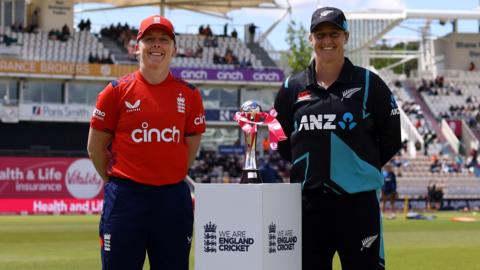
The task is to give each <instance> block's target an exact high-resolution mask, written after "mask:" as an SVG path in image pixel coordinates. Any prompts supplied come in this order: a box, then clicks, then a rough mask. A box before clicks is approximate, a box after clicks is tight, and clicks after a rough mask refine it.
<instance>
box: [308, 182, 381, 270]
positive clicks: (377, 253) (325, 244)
mask: <svg viewBox="0 0 480 270" xmlns="http://www.w3.org/2000/svg"><path fill="white" fill-rule="evenodd" d="M302 208H303V209H302V212H303V213H302V215H303V216H302V219H303V226H302V230H303V231H302V234H303V239H302V242H303V246H302V248H303V253H302V264H303V268H302V269H303V270H331V269H332V260H333V257H334V255H335V252H338V255H339V257H340V261H341V263H342V269H343V270H379V269H385V260H384V251H383V235H382V224H381V213H380V206H379V201H378V197H377V192H376V191H368V192H361V193H356V194H349V195H337V194H320V193H309V194H305V192H304V195H303V205H302Z"/></svg>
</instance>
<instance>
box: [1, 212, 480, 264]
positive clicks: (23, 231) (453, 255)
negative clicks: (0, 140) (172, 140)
mask: <svg viewBox="0 0 480 270" xmlns="http://www.w3.org/2000/svg"><path fill="white" fill-rule="evenodd" d="M435 215H436V216H437V218H436V219H434V220H404V219H403V218H397V219H394V220H384V231H385V245H386V256H387V269H389V270H403V269H405V270H406V269H408V270H413V269H418V270H433V269H435V270H438V269H441V270H448V269H452V270H458V269H462V270H475V269H480V263H479V262H478V258H479V255H480V222H475V223H459V222H452V221H450V218H451V217H455V216H468V217H476V218H477V219H480V215H477V216H473V214H472V213H456V212H449V213H442V212H438V213H435ZM98 219H99V217H98V216H0V270H24V269H32V270H33V269H35V270H57V269H58V270H60V269H61V270H77V269H79V270H80V269H81V270H94V269H100V259H99V240H98V233H97V228H98ZM192 255H193V250H192ZM190 265H191V269H192V270H193V256H192V257H191V261H190ZM334 265H335V268H334V269H336V270H339V269H340V267H339V263H338V259H336V260H335V263H334ZM144 269H148V265H146V266H145V268H144ZM206 270H208V269H206ZM292 270H295V269H292Z"/></svg>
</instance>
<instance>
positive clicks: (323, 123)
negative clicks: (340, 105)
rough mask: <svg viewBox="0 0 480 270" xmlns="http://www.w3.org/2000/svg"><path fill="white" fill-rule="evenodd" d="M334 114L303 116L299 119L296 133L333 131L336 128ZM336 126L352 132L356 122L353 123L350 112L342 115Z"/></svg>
mask: <svg viewBox="0 0 480 270" xmlns="http://www.w3.org/2000/svg"><path fill="white" fill-rule="evenodd" d="M336 118H337V115H336V114H317V115H314V114H310V115H304V116H302V118H301V119H300V126H299V128H298V131H302V130H305V131H309V130H335V129H336V128H337V126H336V125H335V124H334V121H335V119H336ZM338 125H339V126H340V128H341V129H343V130H352V129H354V128H355V127H356V126H357V122H355V121H354V119H353V115H352V114H351V113H350V112H346V113H344V114H343V116H342V118H341V120H340V121H338Z"/></svg>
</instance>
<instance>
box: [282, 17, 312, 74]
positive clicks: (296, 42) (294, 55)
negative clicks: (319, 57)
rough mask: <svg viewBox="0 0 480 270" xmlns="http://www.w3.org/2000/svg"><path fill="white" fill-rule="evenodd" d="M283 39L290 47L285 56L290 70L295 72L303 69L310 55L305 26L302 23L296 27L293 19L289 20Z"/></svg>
mask: <svg viewBox="0 0 480 270" xmlns="http://www.w3.org/2000/svg"><path fill="white" fill-rule="evenodd" d="M285 41H286V42H287V44H288V45H289V47H290V50H289V51H288V52H287V54H285V57H286V58H287V63H288V66H289V67H290V68H291V71H292V72H293V73H296V72H299V71H301V70H303V69H305V68H306V67H307V66H308V64H309V62H310V58H311V57H312V47H311V46H310V42H309V41H308V32H307V30H306V29H305V27H304V26H303V25H302V24H300V26H299V27H297V23H296V22H295V21H290V23H289V24H288V28H287V38H286V39H285Z"/></svg>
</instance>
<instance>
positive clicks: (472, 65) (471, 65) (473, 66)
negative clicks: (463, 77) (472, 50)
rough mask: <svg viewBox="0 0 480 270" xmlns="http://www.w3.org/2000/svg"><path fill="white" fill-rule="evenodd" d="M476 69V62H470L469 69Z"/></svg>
mask: <svg viewBox="0 0 480 270" xmlns="http://www.w3.org/2000/svg"><path fill="white" fill-rule="evenodd" d="M476 69H477V67H476V66H475V63H474V62H470V64H469V65H468V71H475V70H476Z"/></svg>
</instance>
